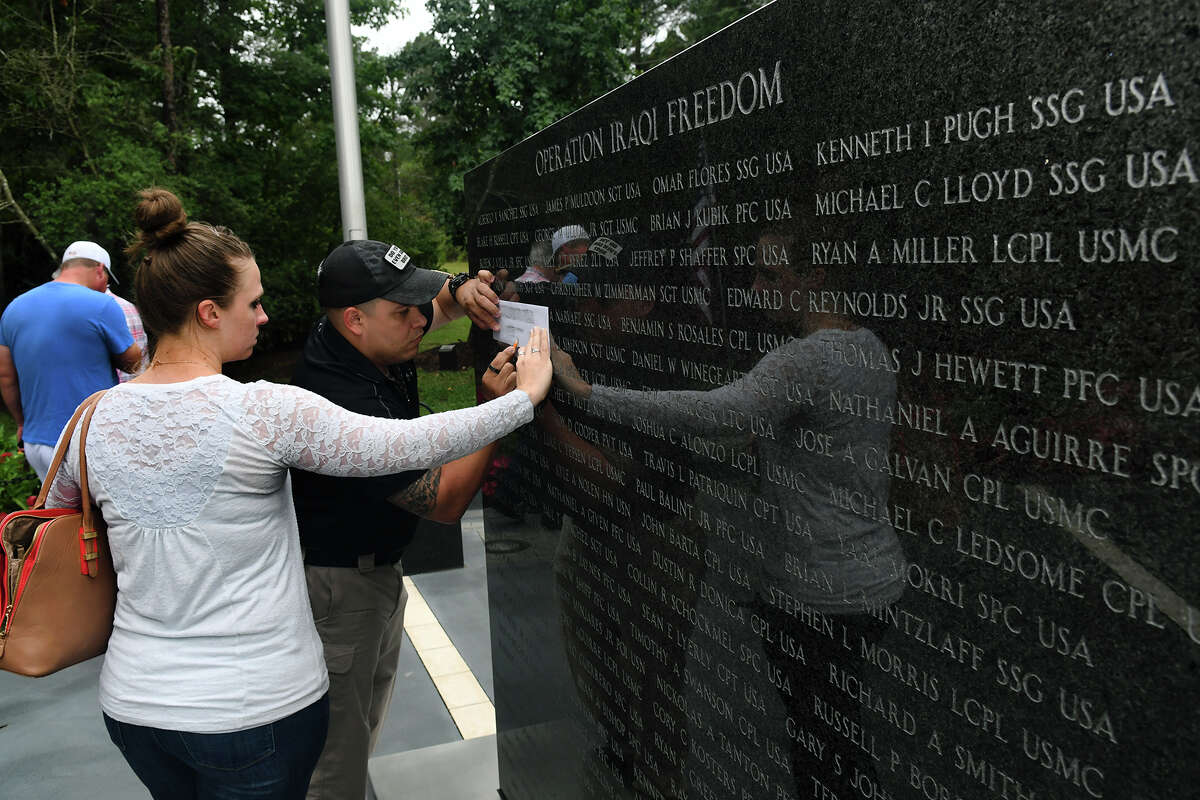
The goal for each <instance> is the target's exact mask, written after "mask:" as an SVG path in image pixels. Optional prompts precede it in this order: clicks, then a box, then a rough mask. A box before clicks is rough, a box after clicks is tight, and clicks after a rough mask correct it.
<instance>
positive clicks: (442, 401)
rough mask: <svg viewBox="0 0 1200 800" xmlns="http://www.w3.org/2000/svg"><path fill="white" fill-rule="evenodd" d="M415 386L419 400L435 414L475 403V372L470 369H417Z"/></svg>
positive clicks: (467, 406)
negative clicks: (419, 395)
mask: <svg viewBox="0 0 1200 800" xmlns="http://www.w3.org/2000/svg"><path fill="white" fill-rule="evenodd" d="M417 386H418V387H419V388H420V392H421V402H422V403H424V404H425V405H427V406H429V408H430V409H431V410H432V411H433V413H435V414H437V413H440V412H442V411H453V410H454V409H456V408H471V407H472V406H474V405H475V373H474V371H472V370H470V369H459V370H454V371H453V372H435V371H432V370H423V369H421V370H417Z"/></svg>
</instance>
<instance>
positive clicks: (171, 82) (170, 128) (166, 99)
mask: <svg viewBox="0 0 1200 800" xmlns="http://www.w3.org/2000/svg"><path fill="white" fill-rule="evenodd" d="M169 2H170V0H155V6H156V7H157V9H158V45H159V47H161V48H162V71H163V86H162V94H163V97H162V100H163V125H165V126H166V127H167V161H168V162H170V164H171V169H174V168H175V141H176V136H175V133H176V131H178V130H179V123H178V121H177V120H176V118H175V58H174V55H173V54H172V52H171V8H170V5H169Z"/></svg>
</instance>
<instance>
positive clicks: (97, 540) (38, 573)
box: [0, 392, 117, 677]
mask: <svg viewBox="0 0 1200 800" xmlns="http://www.w3.org/2000/svg"><path fill="white" fill-rule="evenodd" d="M103 394H104V392H97V393H96V394H94V395H92V396H91V397H89V398H88V399H87V400H84V401H83V402H82V403H81V404H80V405H79V408H77V409H76V410H75V415H74V416H73V417H71V421H70V422H68V423H67V427H66V430H65V432H64V435H63V437H62V440H61V441H60V442H59V445H58V450H57V452H55V454H54V461H53V462H51V464H50V469H49V470H48V471H47V472H46V479H45V480H44V481H43V482H42V491H41V493H40V494H38V497H37V502H36V503H34V504H33V507H32V508H29V509H27V510H25V511H14V512H13V513H11V514H7V515H5V516H4V518H3V520H0V549H2V551H3V552H0V570H2V578H0V608H2V609H3V610H4V611H3V616H2V617H0V669H4V670H8V671H9V672H16V673H18V674H20V675H31V676H33V677H41V676H43V675H49V674H50V673H52V672H57V671H58V670H60V669H62V668H63V667H69V666H71V665H72V664H77V663H79V662H80V661H84V660H86V659H89V658H91V657H92V656H97V655H99V654H101V653H103V652H104V650H105V649H106V648H107V647H108V637H109V634H111V633H112V622H113V609H114V607H115V606H116V600H117V576H116V573H115V572H114V571H113V564H112V556H111V554H110V553H109V552H108V538H107V537H106V536H105V526H104V520H103V519H102V518H101V517H100V514H99V512H97V511H96V510H95V509H94V508H93V507H92V498H91V496H90V495H89V494H88V482H87V455H86V453H85V452H84V450H85V448H84V442H85V441H86V440H87V432H88V425H89V424H90V423H91V421H92V413H93V412H94V411H95V410H96V403H97V402H98V401H99V400H100V396H101V395H103ZM81 416H82V417H83V430H82V432H81V433H80V435H79V489H80V493H81V505H82V509H74V508H46V507H45V505H46V495H47V494H48V493H49V492H50V486H51V484H53V483H54V478H55V476H56V475H57V474H58V468H59V466H60V465H61V464H62V460H63V457H64V456H65V455H66V453H67V448H68V447H69V446H70V443H71V434H72V433H74V431H75V425H76V423H78V422H79V419H80V417H81Z"/></svg>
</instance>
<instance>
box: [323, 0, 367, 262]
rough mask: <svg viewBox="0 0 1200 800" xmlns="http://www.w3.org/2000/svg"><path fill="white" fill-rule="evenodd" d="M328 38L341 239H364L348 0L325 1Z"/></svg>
mask: <svg viewBox="0 0 1200 800" xmlns="http://www.w3.org/2000/svg"><path fill="white" fill-rule="evenodd" d="M325 30H326V33H327V35H328V37H329V79H330V83H331V84H332V86H333V135H334V140H335V142H336V145H337V161H338V195H339V197H340V198H341V205H342V238H343V240H345V241H350V240H351V239H366V238H367V209H366V204H365V203H364V201H363V177H362V152H361V149H360V147H359V143H358V100H357V98H356V96H355V92H354V45H353V42H352V41H351V39H350V5H349V0H325Z"/></svg>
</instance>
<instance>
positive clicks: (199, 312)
mask: <svg viewBox="0 0 1200 800" xmlns="http://www.w3.org/2000/svg"><path fill="white" fill-rule="evenodd" d="M196 320H197V321H198V322H199V323H200V324H201V325H202V326H204V327H205V328H213V329H216V328H219V327H221V307H220V306H219V305H217V301H216V300H201V301H200V303H199V305H197V306H196Z"/></svg>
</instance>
